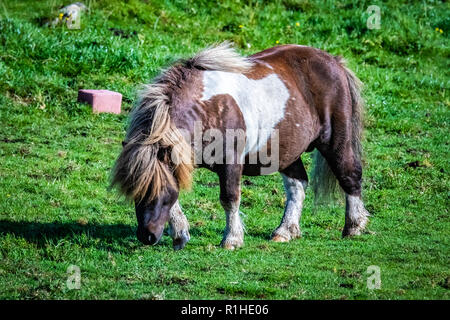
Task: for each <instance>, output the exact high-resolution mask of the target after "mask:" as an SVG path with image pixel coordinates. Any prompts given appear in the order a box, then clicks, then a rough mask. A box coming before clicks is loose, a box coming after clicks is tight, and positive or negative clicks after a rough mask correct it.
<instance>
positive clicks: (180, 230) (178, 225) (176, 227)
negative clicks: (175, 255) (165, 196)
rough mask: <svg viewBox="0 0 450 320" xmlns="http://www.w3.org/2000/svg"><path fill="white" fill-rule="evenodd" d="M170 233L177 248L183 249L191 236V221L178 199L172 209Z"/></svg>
mask: <svg viewBox="0 0 450 320" xmlns="http://www.w3.org/2000/svg"><path fill="white" fill-rule="evenodd" d="M169 234H170V236H171V237H172V240H173V248H174V249H175V250H180V249H183V248H184V246H185V245H186V243H187V242H188V241H189V239H190V238H191V237H190V235H189V222H188V220H187V218H186V216H185V215H184V214H183V211H182V210H181V206H180V203H179V202H178V200H177V202H175V204H174V205H173V207H172V209H170V218H169Z"/></svg>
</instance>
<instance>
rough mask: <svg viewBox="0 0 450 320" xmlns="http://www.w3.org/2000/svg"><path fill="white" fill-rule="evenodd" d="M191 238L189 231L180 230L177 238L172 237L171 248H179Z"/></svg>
mask: <svg viewBox="0 0 450 320" xmlns="http://www.w3.org/2000/svg"><path fill="white" fill-rule="evenodd" d="M190 239H191V237H190V235H189V231H182V232H181V235H180V237H179V238H176V239H173V249H174V250H181V249H183V248H184V247H185V246H186V243H188V241H189V240H190Z"/></svg>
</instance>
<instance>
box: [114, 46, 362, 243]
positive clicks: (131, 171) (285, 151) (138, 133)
mask: <svg viewBox="0 0 450 320" xmlns="http://www.w3.org/2000/svg"><path fill="white" fill-rule="evenodd" d="M359 86H360V82H359V80H358V79H357V78H356V77H355V75H354V74H353V73H352V72H351V71H350V70H349V69H347V68H346V67H345V65H344V62H343V60H342V59H341V58H340V57H334V56H332V55H330V54H328V53H326V52H324V51H321V50H318V49H315V48H311V47H306V46H300V45H283V46H277V47H274V48H270V49H267V50H264V51H262V52H259V53H256V54H254V55H252V56H249V57H242V56H240V55H239V54H237V53H236V51H234V50H233V49H232V48H231V47H230V45H229V44H228V43H224V44H221V45H218V46H215V47H210V48H208V49H206V50H204V51H202V52H200V53H198V54H197V55H196V56H195V57H193V58H191V59H188V60H183V61H180V62H178V63H176V64H175V65H173V66H172V67H170V68H169V69H168V70H166V71H165V72H163V73H162V74H161V75H160V76H159V77H158V78H157V79H156V80H155V81H154V83H153V84H150V85H148V86H146V87H145V89H144V90H143V91H142V94H141V98H140V101H139V103H138V105H137V106H136V107H135V109H134V111H133V113H132V115H131V122H130V124H129V127H128V131H127V135H126V138H125V140H124V142H123V149H122V152H121V153H120V155H119V158H118V159H117V162H116V165H115V167H114V169H113V174H112V185H113V186H115V185H116V186H118V187H119V189H120V191H121V192H122V193H123V194H124V195H126V196H127V197H128V198H130V199H133V200H134V202H135V208H136V216H137V220H138V229H137V237H138V239H139V240H140V241H141V242H143V243H144V244H155V243H157V242H158V241H159V240H160V238H161V235H162V233H163V230H164V226H165V224H166V223H167V222H169V233H170V235H171V237H172V238H173V245H174V249H181V248H183V247H184V246H185V244H186V243H187V241H189V238H190V236H189V223H188V221H187V219H186V217H185V216H184V214H183V212H182V210H181V207H180V204H179V202H178V194H179V191H180V189H182V188H186V187H188V186H189V185H190V183H191V176H192V171H193V169H194V167H196V166H197V167H204V168H208V169H210V170H211V171H213V172H215V173H217V175H218V177H219V181H220V201H221V204H222V206H223V208H224V210H225V213H226V228H225V232H224V235H223V240H222V242H221V245H222V246H223V247H224V248H227V249H234V248H238V247H240V246H242V244H243V238H244V230H243V225H242V222H241V219H240V216H239V204H240V194H241V192H240V181H241V176H242V175H250V176H257V175H262V174H270V173H273V172H276V171H279V172H280V173H281V175H282V177H283V182H284V188H285V191H286V195H287V201H286V206H285V210H284V216H283V218H282V220H281V224H280V225H279V226H278V228H277V229H276V230H275V231H274V232H273V235H272V239H273V240H274V241H281V242H284V241H289V240H291V239H294V238H297V237H300V235H301V232H300V227H299V220H300V216H301V211H302V204H303V200H304V198H305V188H306V186H307V184H308V176H307V173H306V171H305V168H304V166H303V163H302V160H301V158H300V157H301V155H302V153H303V152H309V151H312V150H314V149H317V150H318V152H317V154H316V157H315V168H314V170H313V179H312V182H313V185H314V191H315V192H316V196H317V195H320V193H321V192H322V193H327V192H331V190H332V187H333V181H336V178H337V181H338V182H339V185H340V186H341V188H342V190H343V191H344V192H345V197H346V214H345V226H344V230H343V236H352V235H357V234H360V233H361V231H362V230H363V229H364V227H365V226H366V224H367V222H368V212H367V211H366V209H365V208H364V204H363V202H362V200H361V176H362V167H361V147H360V135H361V128H362V124H361V111H362V110H361V109H362V100H361V97H360V94H359ZM230 132H231V134H230ZM198 133H199V134H200V135H199V134H198ZM221 135H222V136H221ZM199 137H200V138H199ZM213 138H214V139H213ZM274 141H275V143H274ZM217 142H220V143H217ZM212 145H214V146H212ZM206 154H209V157H207V156H206ZM202 156H203V158H202ZM268 157H269V159H268ZM199 159H200V160H199ZM208 159H209V160H210V161H206V160H208ZM211 159H213V160H212V161H211ZM194 162H195V163H194ZM331 178H332V179H331ZM335 185H336V184H335Z"/></svg>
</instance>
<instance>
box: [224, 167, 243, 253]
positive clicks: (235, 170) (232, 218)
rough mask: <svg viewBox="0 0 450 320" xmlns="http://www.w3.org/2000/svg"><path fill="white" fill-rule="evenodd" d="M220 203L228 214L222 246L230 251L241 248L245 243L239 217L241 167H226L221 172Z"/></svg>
mask: <svg viewBox="0 0 450 320" xmlns="http://www.w3.org/2000/svg"><path fill="white" fill-rule="evenodd" d="M218 174H219V180H220V203H221V204H222V207H223V208H224V210H225V214H226V227H225V231H224V234H223V239H222V242H221V243H220V245H221V246H222V247H223V248H225V249H229V250H234V249H236V248H239V247H241V246H242V245H243V243H244V226H243V224H242V221H241V218H240V216H239V205H240V200H241V190H240V180H241V175H242V166H241V165H224V166H223V169H222V170H219V172H218Z"/></svg>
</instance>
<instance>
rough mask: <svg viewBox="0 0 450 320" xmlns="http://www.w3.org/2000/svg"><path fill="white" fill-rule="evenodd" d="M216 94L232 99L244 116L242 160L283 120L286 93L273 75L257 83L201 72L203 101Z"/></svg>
mask: <svg viewBox="0 0 450 320" xmlns="http://www.w3.org/2000/svg"><path fill="white" fill-rule="evenodd" d="M219 94H229V95H230V96H232V97H233V98H234V100H235V101H236V103H237V105H238V106H239V109H240V110H241V112H242V115H243V116H244V121H245V126H246V128H247V130H246V138H247V139H246V145H245V149H244V154H243V156H245V155H246V154H248V153H255V152H257V151H259V150H260V149H261V148H262V147H264V146H265V145H266V144H267V140H268V139H269V137H270V135H271V133H272V132H273V129H274V128H275V126H276V125H277V124H278V122H280V120H282V119H283V118H284V110H285V108H286V102H287V101H288V99H289V91H288V89H287V88H286V86H285V84H284V83H283V81H281V79H280V78H279V77H278V76H277V75H276V74H270V75H268V76H267V77H265V78H262V79H259V80H253V79H249V78H247V77H246V76H244V75H243V74H240V73H230V72H222V71H204V72H203V97H202V100H209V99H211V97H213V96H216V95H219Z"/></svg>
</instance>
